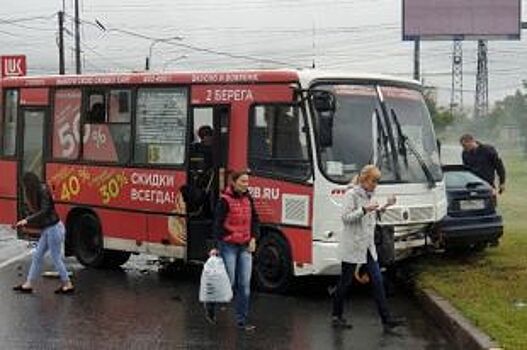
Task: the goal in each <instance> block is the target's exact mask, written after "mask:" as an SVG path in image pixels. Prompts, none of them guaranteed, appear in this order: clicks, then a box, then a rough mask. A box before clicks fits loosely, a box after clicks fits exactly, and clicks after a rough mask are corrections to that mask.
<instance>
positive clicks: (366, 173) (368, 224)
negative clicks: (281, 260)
mask: <svg viewBox="0 0 527 350" xmlns="http://www.w3.org/2000/svg"><path fill="white" fill-rule="evenodd" d="M380 178H381V172H380V170H379V169H378V168H377V167H376V166H374V165H366V166H365V167H364V168H363V169H362V170H361V172H360V174H359V175H358V176H357V177H356V178H355V179H354V180H353V186H351V187H350V188H349V189H348V191H347V192H346V195H345V199H344V205H343V211H342V221H343V224H344V228H343V230H342V234H341V236H340V247H339V248H340V255H341V259H342V273H341V275H340V280H339V283H338V285H337V288H336V291H335V293H334V294H333V312H332V320H331V323H332V325H333V326H334V327H340V328H352V325H351V323H349V322H348V321H347V320H346V319H345V318H344V317H343V313H344V299H345V296H346V294H347V291H348V289H349V287H350V286H351V283H352V281H353V277H354V275H356V274H358V271H359V268H360V267H361V265H365V267H366V270H367V272H368V274H369V277H370V280H371V283H372V287H373V296H374V298H375V302H376V304H377V310H378V312H379V316H380V318H381V322H382V324H383V326H384V329H385V330H390V329H392V328H394V327H396V326H398V325H400V324H402V323H403V322H404V320H403V319H401V318H396V317H393V316H392V315H391V314H390V312H389V310H388V305H387V301H386V295H385V292H384V285H383V279H382V274H381V271H380V268H379V263H378V262H377V251H376V249H375V242H374V233H375V225H376V219H377V213H378V212H382V211H384V210H385V209H386V208H387V207H388V206H390V205H393V204H395V197H391V198H389V199H388V201H387V202H386V204H385V205H383V206H379V204H378V203H376V202H375V201H374V200H372V196H373V193H374V191H375V188H376V187H377V183H378V182H379V179H380Z"/></svg>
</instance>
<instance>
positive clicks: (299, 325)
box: [0, 233, 453, 350]
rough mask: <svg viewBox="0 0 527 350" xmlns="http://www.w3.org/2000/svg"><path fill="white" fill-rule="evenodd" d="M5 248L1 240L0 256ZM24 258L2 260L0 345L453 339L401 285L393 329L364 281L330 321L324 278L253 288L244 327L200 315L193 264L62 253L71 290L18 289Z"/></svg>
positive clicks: (409, 344)
mask: <svg viewBox="0 0 527 350" xmlns="http://www.w3.org/2000/svg"><path fill="white" fill-rule="evenodd" d="M1 237H3V236H2V234H1V233H0V238H1ZM12 245H13V244H12ZM14 245H17V244H14ZM2 246H3V248H2ZM24 247H25V245H24ZM2 249H4V250H2ZM16 249H19V248H16ZM25 249H26V250H27V248H25ZM6 251H8V249H7V248H6V244H5V241H4V243H2V241H0V253H2V254H3V255H0V264H1V263H2V261H5V260H6V258H5V256H6V255H5V254H7V253H6ZM14 255H16V254H14ZM29 263H30V257H26V258H24V259H22V260H19V261H17V262H14V263H11V264H9V265H7V266H4V267H2V268H1V269H0V281H1V284H0V292H1V295H2V301H1V302H0V349H266V350H270V349H295V350H296V349H299V350H300V349H302V350H304V349H306V350H310V349H313V350H315V349H324V350H326V349H328V350H329V349H452V348H453V346H452V345H450V344H449V343H448V342H447V340H446V339H445V338H444V336H443V335H442V334H441V333H440V332H439V331H438V330H437V326H436V325H435V324H434V323H433V322H431V321H430V320H427V319H426V318H425V316H424V315H423V314H422V312H421V311H420V310H418V308H417V307H416V305H414V302H413V301H412V300H411V299H409V298H406V297H405V296H404V295H403V294H402V292H399V293H397V295H396V296H395V297H393V298H390V300H389V301H390V304H391V306H392V309H393V310H394V311H395V313H397V314H401V315H405V316H406V317H407V318H408V319H409V322H408V325H406V326H404V327H402V328H401V329H400V330H399V331H398V334H396V335H387V334H384V333H383V332H382V330H381V327H380V324H379V321H378V318H377V315H376V312H375V306H374V303H373V300H372V299H371V298H370V297H369V294H368V292H367V290H359V291H356V292H354V293H352V301H353V317H352V320H353V324H354V328H353V329H352V330H335V329H333V328H331V326H330V325H329V319H330V318H329V310H330V299H329V297H328V296H327V294H326V293H325V289H326V286H327V284H326V283H325V282H324V281H322V280H320V279H315V280H314V281H313V280H312V279H310V280H309V281H308V282H304V283H301V287H300V288H299V289H298V290H297V291H296V292H294V293H293V294H290V295H287V296H284V295H269V294H259V293H254V294H253V300H252V302H253V304H252V322H253V323H254V324H255V325H256V326H257V330H256V332H255V333H252V334H246V333H244V332H240V331H238V330H237V329H236V328H235V327H234V321H233V315H232V313H233V312H232V309H231V308H230V307H225V308H223V309H222V310H220V311H219V314H218V324H217V325H215V326H211V325H209V324H208V323H206V322H205V320H204V317H203V311H202V310H203V309H202V306H201V305H200V304H199V302H198V301H197V293H198V282H197V281H198V279H199V272H198V271H191V272H187V273H180V274H176V275H174V274H172V275H170V276H165V275H163V274H159V273H158V272H157V265H155V264H152V261H150V260H148V258H146V257H133V258H132V259H131V261H130V262H129V263H127V264H126V265H125V266H124V268H123V269H122V270H114V271H104V270H91V269H85V268H83V267H82V266H81V265H79V264H78V263H77V262H76V261H75V259H72V258H68V259H67V265H68V269H69V270H70V271H72V272H73V274H74V281H75V284H76V287H77V291H76V294H75V295H72V296H66V295H55V294H54V293H53V290H54V289H55V288H56V287H57V285H58V280H56V279H54V278H43V279H42V280H41V281H39V283H38V284H37V285H36V290H35V293H34V294H32V295H21V294H16V293H14V292H12V291H11V287H12V286H13V285H15V284H16V283H18V282H20V281H22V280H23V279H24V277H25V275H26V273H27V270H28V268H29ZM0 266H1V265H0ZM50 268H51V265H49V264H48V265H47V268H46V269H45V270H49V269H50ZM347 311H348V317H351V315H350V308H349V307H348V309H347Z"/></svg>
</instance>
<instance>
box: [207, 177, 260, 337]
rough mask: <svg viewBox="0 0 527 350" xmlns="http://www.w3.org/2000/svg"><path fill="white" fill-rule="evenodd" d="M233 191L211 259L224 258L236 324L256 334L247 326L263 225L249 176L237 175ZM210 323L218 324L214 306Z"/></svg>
mask: <svg viewBox="0 0 527 350" xmlns="http://www.w3.org/2000/svg"><path fill="white" fill-rule="evenodd" d="M230 180H231V181H230V184H229V187H228V188H227V189H226V190H225V191H224V192H223V194H222V195H221V198H220V201H219V202H218V205H217V206H216V213H215V216H214V235H215V237H216V241H217V243H216V246H217V248H215V249H212V250H211V251H210V255H218V254H219V255H220V256H221V257H222V259H223V261H224V263H225V268H226V270H227V274H228V275H229V279H230V281H231V284H232V286H233V289H234V297H235V308H236V323H237V326H238V328H240V329H243V330H245V331H253V330H254V329H255V327H254V326H253V325H251V324H249V323H248V322H247V320H248V314H249V297H250V293H251V272H252V253H253V252H254V251H255V249H256V240H255V236H256V235H257V234H258V230H259V221H258V215H257V213H256V210H255V209H254V204H253V200H252V198H251V195H250V194H249V191H248V189H249V173H248V172H247V171H233V172H231V174H230ZM206 310H207V320H208V321H209V322H211V323H215V322H216V319H215V311H214V305H213V304H207V305H206Z"/></svg>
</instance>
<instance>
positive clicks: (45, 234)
mask: <svg viewBox="0 0 527 350" xmlns="http://www.w3.org/2000/svg"><path fill="white" fill-rule="evenodd" d="M22 183H23V186H24V195H25V201H26V204H27V206H28V208H29V211H30V212H31V214H30V215H29V216H28V217H26V218H25V219H22V220H20V221H18V222H17V223H16V224H15V225H14V227H15V228H20V229H24V228H25V227H26V226H30V227H31V228H32V229H33V228H38V229H39V230H40V231H41V233H40V238H39V240H38V244H37V248H36V250H35V252H34V253H33V259H32V261H31V267H30V269H29V273H28V276H27V279H26V281H25V282H24V283H23V284H20V285H17V286H15V287H13V290H15V291H17V292H20V293H32V292H33V283H34V282H35V281H36V279H37V278H38V276H39V274H40V269H41V267H42V260H43V259H44V255H45V254H46V252H47V251H48V250H49V252H50V255H51V259H52V261H53V264H54V265H55V268H56V269H57V271H58V273H59V276H60V280H61V282H62V284H61V285H60V287H59V288H58V289H57V290H55V293H57V294H71V293H73V292H74V290H75V288H74V287H73V284H72V283H71V280H70V278H69V276H68V271H67V270H66V267H65V266H64V261H63V259H62V249H61V247H62V243H63V242H64V234H65V229H64V225H63V224H62V222H61V221H60V219H59V216H58V215H57V212H56V211H55V205H54V203H53V197H52V195H51V192H50V190H49V188H48V186H47V185H46V184H45V183H42V182H40V179H39V178H38V176H37V175H35V174H34V173H31V172H28V173H25V174H24V176H23V178H22Z"/></svg>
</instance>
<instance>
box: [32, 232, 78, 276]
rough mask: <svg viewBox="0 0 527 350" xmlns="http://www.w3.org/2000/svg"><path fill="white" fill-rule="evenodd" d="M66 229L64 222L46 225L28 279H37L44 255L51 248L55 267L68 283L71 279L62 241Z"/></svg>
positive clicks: (34, 254)
mask: <svg viewBox="0 0 527 350" xmlns="http://www.w3.org/2000/svg"><path fill="white" fill-rule="evenodd" d="M64 235H65V229H64V225H63V224H62V222H58V223H57V224H55V225H53V226H49V227H46V228H45V229H43V230H42V233H41V234H40V239H39V240H38V244H37V248H36V249H35V252H34V253H33V260H32V261H31V267H30V268H29V274H28V277H27V280H28V281H30V282H33V281H35V280H36V279H37V278H38V276H39V274H40V270H41V268H42V260H43V259H44V255H45V254H46V252H47V251H48V250H49V252H50V255H51V260H52V261H53V265H55V269H56V270H57V272H58V273H59V276H60V280H61V281H62V282H63V283H66V282H68V281H69V280H70V278H69V276H68V271H67V270H66V266H64V261H63V260H62V242H64Z"/></svg>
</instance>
